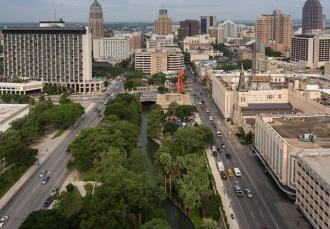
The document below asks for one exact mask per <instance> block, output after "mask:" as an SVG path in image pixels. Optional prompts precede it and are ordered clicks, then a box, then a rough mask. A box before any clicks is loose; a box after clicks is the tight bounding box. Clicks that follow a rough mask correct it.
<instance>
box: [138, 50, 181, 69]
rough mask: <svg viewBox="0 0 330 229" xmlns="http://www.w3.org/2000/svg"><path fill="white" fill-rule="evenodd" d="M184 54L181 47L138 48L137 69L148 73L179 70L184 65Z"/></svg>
mask: <svg viewBox="0 0 330 229" xmlns="http://www.w3.org/2000/svg"><path fill="white" fill-rule="evenodd" d="M183 59H184V57H183V54H182V52H181V50H180V49H179V48H163V49H160V50H159V49H138V50H136V52H135V69H136V70H141V71H142V72H143V73H145V74H147V75H153V74H155V73H158V72H166V71H175V72H176V71H178V70H180V69H182V67H183Z"/></svg>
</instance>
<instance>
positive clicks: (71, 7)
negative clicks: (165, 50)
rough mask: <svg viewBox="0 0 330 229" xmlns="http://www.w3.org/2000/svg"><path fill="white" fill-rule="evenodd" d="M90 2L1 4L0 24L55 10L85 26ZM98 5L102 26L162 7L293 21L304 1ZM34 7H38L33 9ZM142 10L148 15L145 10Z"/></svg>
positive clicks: (124, 0) (328, 5) (44, 16)
mask: <svg viewBox="0 0 330 229" xmlns="http://www.w3.org/2000/svg"><path fill="white" fill-rule="evenodd" d="M92 2H93V1H92V0H79V1H77V0H71V1H65V0H24V1H23V0H3V3H2V5H4V6H6V7H1V9H0V22H23V21H28V22H35V21H39V20H49V19H54V18H55V9H56V17H57V18H63V19H64V20H66V21H71V22H85V21H87V20H88V12H89V6H90V4H91V3H92ZM99 2H100V4H101V5H102V8H103V13H104V20H105V22H134V21H135V22H152V21H153V20H154V18H155V17H156V16H157V15H158V10H159V9H160V8H162V6H164V7H165V8H166V9H168V12H169V16H170V17H171V18H172V19H173V21H180V20H183V19H188V18H189V19H198V18H199V17H200V16H201V15H215V16H217V18H218V20H226V19H232V20H254V19H255V17H256V15H260V14H268V13H271V12H272V11H273V10H274V9H279V10H281V11H283V12H284V13H286V14H289V15H291V16H292V18H293V19H301V16H302V7H303V5H304V3H305V0H292V1H289V2H288V1H286V0H266V1H265V0H248V1H247V0H235V1H232V2H224V1H219V0H207V1H206V2H205V1H203V2H200V1H197V0H191V1H188V0H179V1H177V0H168V1H167V2H166V3H164V1H163V2H162V1H159V2H158V1H152V0H143V1H139V2H137V1H134V0H121V1H119V0H113V1H111V2H109V1H105V0H100V1H99ZM320 2H321V4H322V6H323V11H324V13H325V14H326V15H330V13H329V12H330V2H328V1H325V0H320ZM36 5H38V7H35V6H36ZM255 5H258V7H255ZM146 6H148V9H149V11H146V10H145V8H146ZM238 6H240V7H238ZM123 12H125V14H123ZM133 18H134V20H133Z"/></svg>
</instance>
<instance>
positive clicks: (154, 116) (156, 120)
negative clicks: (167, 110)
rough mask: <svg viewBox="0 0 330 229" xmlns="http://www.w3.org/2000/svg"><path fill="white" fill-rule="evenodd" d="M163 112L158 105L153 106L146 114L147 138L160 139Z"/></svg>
mask: <svg viewBox="0 0 330 229" xmlns="http://www.w3.org/2000/svg"><path fill="white" fill-rule="evenodd" d="M163 114H164V113H163V111H162V109H161V107H160V106H159V105H153V106H152V107H151V109H150V111H149V113H148V128H147V132H148V136H149V137H157V138H158V137H160V135H161V133H162V119H163Z"/></svg>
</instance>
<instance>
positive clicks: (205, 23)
mask: <svg viewBox="0 0 330 229" xmlns="http://www.w3.org/2000/svg"><path fill="white" fill-rule="evenodd" d="M216 23H217V17H216V16H201V34H206V33H207V30H208V29H209V27H214V26H216Z"/></svg>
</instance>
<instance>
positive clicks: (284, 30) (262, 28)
mask: <svg viewBox="0 0 330 229" xmlns="http://www.w3.org/2000/svg"><path fill="white" fill-rule="evenodd" d="M291 39H292V21H291V16H290V15H285V14H283V13H282V12H281V11H279V10H275V11H273V14H271V15H262V16H258V17H257V22H256V41H257V43H262V44H266V45H267V46H269V47H271V48H273V49H275V50H276V51H280V52H282V53H286V52H288V50H289V48H290V47H291Z"/></svg>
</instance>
